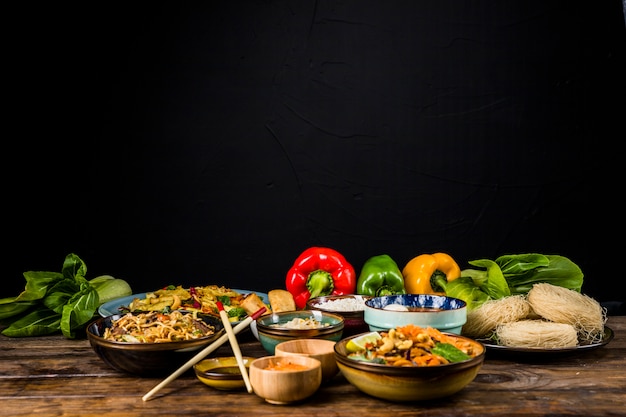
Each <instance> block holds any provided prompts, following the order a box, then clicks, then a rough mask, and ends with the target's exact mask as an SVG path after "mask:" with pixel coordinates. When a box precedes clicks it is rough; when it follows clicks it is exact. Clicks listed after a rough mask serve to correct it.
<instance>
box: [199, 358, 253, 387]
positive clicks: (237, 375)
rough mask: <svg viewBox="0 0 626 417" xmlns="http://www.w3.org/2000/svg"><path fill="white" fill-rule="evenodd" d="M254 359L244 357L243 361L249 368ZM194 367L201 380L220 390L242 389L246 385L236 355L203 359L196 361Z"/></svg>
mask: <svg viewBox="0 0 626 417" xmlns="http://www.w3.org/2000/svg"><path fill="white" fill-rule="evenodd" d="M254 359H255V358H252V357H247V356H244V357H243V363H244V365H246V368H247V369H248V370H249V369H250V364H251V363H252V361H253V360H254ZM193 369H194V372H195V373H196V377H198V379H199V380H200V381H202V382H203V383H204V384H206V385H208V386H210V387H213V388H216V389H219V390H224V391H229V390H240V389H243V388H245V386H246V383H245V381H244V380H243V376H242V375H241V370H240V369H239V364H238V363H237V358H235V357H234V356H225V357H219V358H209V359H203V360H201V361H200V362H198V363H196V364H195V365H194V366H193Z"/></svg>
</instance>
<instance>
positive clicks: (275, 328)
mask: <svg viewBox="0 0 626 417" xmlns="http://www.w3.org/2000/svg"><path fill="white" fill-rule="evenodd" d="M303 320H304V321H306V322H309V323H313V324H316V325H317V326H318V327H314V328H313V327H307V326H301V328H292V327H286V326H289V325H290V324H293V323H294V322H296V321H303ZM343 322H344V321H343V317H341V316H339V315H337V314H332V313H327V312H325V311H320V310H298V311H283V312H280V313H272V314H268V315H266V316H261V317H259V318H258V319H256V331H257V333H258V336H259V341H260V342H261V345H263V348H264V349H265V350H266V351H267V352H268V353H269V354H270V355H274V353H275V350H276V345H277V344H279V343H282V342H287V341H289V340H294V339H326V340H333V341H335V342H336V341H338V340H341V338H342V336H343Z"/></svg>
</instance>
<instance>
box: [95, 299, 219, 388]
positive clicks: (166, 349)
mask: <svg viewBox="0 0 626 417" xmlns="http://www.w3.org/2000/svg"><path fill="white" fill-rule="evenodd" d="M223 333H224V326H223V324H222V321H221V320H220V319H219V318H217V317H214V316H210V315H198V314H195V313H184V312H181V311H177V310H175V311H172V312H170V313H162V312H157V311H151V312H143V313H126V314H114V315H111V316H107V317H101V318H99V319H97V320H95V321H93V322H92V323H90V324H89V326H88V327H87V338H88V339H89V343H90V344H91V347H92V348H93V350H94V351H95V352H96V354H97V355H98V356H99V357H100V359H102V360H103V361H104V362H105V363H106V364H107V365H109V366H110V367H111V368H113V369H115V370H117V371H121V372H125V373H129V374H133V375H138V376H144V377H157V376H164V375H168V374H171V373H172V372H174V371H175V370H177V369H178V368H180V367H181V366H182V365H184V364H185V363H186V362H187V361H188V360H189V359H191V358H192V357H193V356H195V355H196V354H197V353H198V352H199V351H200V350H201V349H203V348H204V347H206V346H208V345H209V344H210V343H211V342H213V341H215V340H216V339H218V338H219V337H221V336H222V334H223Z"/></svg>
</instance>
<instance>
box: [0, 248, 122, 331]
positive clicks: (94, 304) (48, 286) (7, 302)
mask: <svg viewBox="0 0 626 417" xmlns="http://www.w3.org/2000/svg"><path fill="white" fill-rule="evenodd" d="M86 273H87V266H86V265H85V263H84V262H83V261H82V259H80V258H79V257H78V256H77V255H75V254H69V255H67V256H66V257H65V261H64V262H63V268H62V270H61V272H60V273H59V272H44V271H28V272H24V278H25V279H26V285H25V288H24V291H22V292H21V293H20V294H19V295H18V296H16V297H9V298H3V299H0V323H2V324H6V325H8V327H7V328H6V329H4V330H3V331H2V334H4V335H5V336H10V337H25V336H42V335H48V334H52V333H57V332H59V331H60V332H62V333H63V335H64V336H65V337H66V338H68V339H74V338H76V337H77V334H78V333H77V332H79V331H82V330H84V328H85V327H86V325H87V324H88V323H89V322H90V321H91V320H92V319H93V317H94V316H95V314H96V310H97V309H98V307H99V306H100V305H101V304H102V303H103V302H106V301H109V300H112V299H114V298H118V297H124V296H128V295H131V294H132V290H131V288H130V286H129V285H128V283H127V282H126V281H124V280H120V279H116V278H113V277H111V276H109V275H105V276H101V277H97V278H94V279H93V280H91V281H88V280H87V279H86V278H85V275H86Z"/></svg>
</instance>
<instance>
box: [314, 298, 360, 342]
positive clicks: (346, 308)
mask: <svg viewBox="0 0 626 417" xmlns="http://www.w3.org/2000/svg"><path fill="white" fill-rule="evenodd" d="M370 298H372V297H371V296H369V295H357V294H347V295H327V296H323V297H315V298H311V299H309V300H308V301H307V303H306V308H307V309H309V310H321V311H327V312H329V313H333V314H337V315H339V316H342V317H343V320H344V324H343V336H344V337H347V336H352V335H354V334H359V333H363V332H365V331H367V330H368V329H369V327H368V325H367V323H365V320H364V319H363V313H364V310H365V301H366V300H369V299H370Z"/></svg>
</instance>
